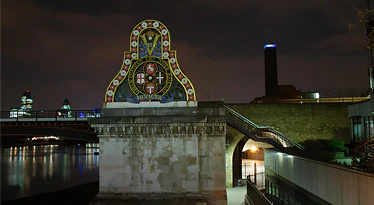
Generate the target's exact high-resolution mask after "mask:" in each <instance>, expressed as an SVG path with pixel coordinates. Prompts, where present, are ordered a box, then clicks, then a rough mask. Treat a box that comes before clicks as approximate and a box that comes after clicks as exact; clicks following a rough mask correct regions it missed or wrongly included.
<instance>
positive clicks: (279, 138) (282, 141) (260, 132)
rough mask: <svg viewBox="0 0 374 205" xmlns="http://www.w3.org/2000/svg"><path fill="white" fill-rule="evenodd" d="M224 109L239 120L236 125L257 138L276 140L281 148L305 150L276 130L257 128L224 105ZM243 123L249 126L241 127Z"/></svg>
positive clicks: (266, 127) (257, 126) (263, 127)
mask: <svg viewBox="0 0 374 205" xmlns="http://www.w3.org/2000/svg"><path fill="white" fill-rule="evenodd" d="M224 107H225V109H226V111H227V112H228V113H230V114H231V115H232V116H234V117H235V118H236V119H237V120H239V122H238V124H242V127H248V131H251V130H252V132H255V133H257V134H258V135H260V136H258V137H263V138H270V139H273V140H276V141H278V142H279V143H280V144H282V146H283V147H289V146H291V147H297V148H299V149H305V148H304V147H303V146H301V145H300V144H298V143H295V142H293V141H292V140H291V139H290V138H289V137H287V136H286V135H285V134H283V133H281V132H279V131H278V130H276V129H274V128H272V127H269V126H259V125H257V124H255V123H254V122H252V121H250V120H249V119H247V118H246V117H244V116H243V115H241V114H239V113H238V112H236V111H235V110H233V109H231V108H230V107H228V106H226V105H224ZM243 123H245V124H246V125H249V126H245V125H243ZM249 127H251V128H252V129H249ZM267 132H269V133H271V134H273V135H275V136H266V133H267ZM264 135H265V136H264Z"/></svg>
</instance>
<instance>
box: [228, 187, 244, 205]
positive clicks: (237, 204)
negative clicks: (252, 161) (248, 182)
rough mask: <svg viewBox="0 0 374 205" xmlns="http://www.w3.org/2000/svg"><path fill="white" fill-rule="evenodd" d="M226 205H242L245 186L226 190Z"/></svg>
mask: <svg viewBox="0 0 374 205" xmlns="http://www.w3.org/2000/svg"><path fill="white" fill-rule="evenodd" d="M226 194H227V205H242V204H243V202H244V197H245V195H246V194H247V186H242V187H234V188H226Z"/></svg>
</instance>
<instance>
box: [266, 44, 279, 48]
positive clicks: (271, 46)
mask: <svg viewBox="0 0 374 205" xmlns="http://www.w3.org/2000/svg"><path fill="white" fill-rule="evenodd" d="M275 47H277V44H265V46H264V49H265V48H275Z"/></svg>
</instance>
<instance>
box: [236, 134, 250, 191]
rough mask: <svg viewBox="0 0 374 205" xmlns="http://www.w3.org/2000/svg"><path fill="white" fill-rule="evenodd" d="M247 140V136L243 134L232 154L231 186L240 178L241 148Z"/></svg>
mask: <svg viewBox="0 0 374 205" xmlns="http://www.w3.org/2000/svg"><path fill="white" fill-rule="evenodd" d="M248 140H249V137H248V136H244V137H243V138H242V139H241V140H240V141H239V142H238V144H237V145H236V147H235V150H234V154H233V156H232V170H233V173H232V177H233V186H238V180H239V179H242V150H243V148H244V145H245V144H246V143H247V141H248Z"/></svg>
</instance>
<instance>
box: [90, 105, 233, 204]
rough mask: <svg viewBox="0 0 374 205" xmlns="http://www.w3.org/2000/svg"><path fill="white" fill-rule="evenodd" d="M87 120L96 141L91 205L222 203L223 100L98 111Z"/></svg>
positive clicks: (223, 169)
mask: <svg viewBox="0 0 374 205" xmlns="http://www.w3.org/2000/svg"><path fill="white" fill-rule="evenodd" d="M90 123H91V126H92V127H93V128H95V130H96V131H97V132H98V137H99V141H100V188H99V189H100V191H99V194H98V195H97V197H96V198H95V200H93V202H92V203H93V204H114V203H117V202H119V203H122V204H132V203H134V204H137V203H138V204H144V203H148V202H149V204H157V203H160V204H178V205H181V204H204V203H205V204H207V205H208V204H209V205H226V204H227V197H226V186H225V185H226V184H225V183H226V174H225V164H226V163H225V145H226V118H225V108H224V107H223V103H222V102H219V103H206V104H204V103H200V104H199V107H198V108H131V109H121V108H118V109H117V108H110V109H103V111H102V113H101V117H100V118H97V119H92V121H91V122H90ZM166 200H167V203H166ZM124 202H125V203H124ZM130 202H131V203H130ZM174 202H175V203H174Z"/></svg>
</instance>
